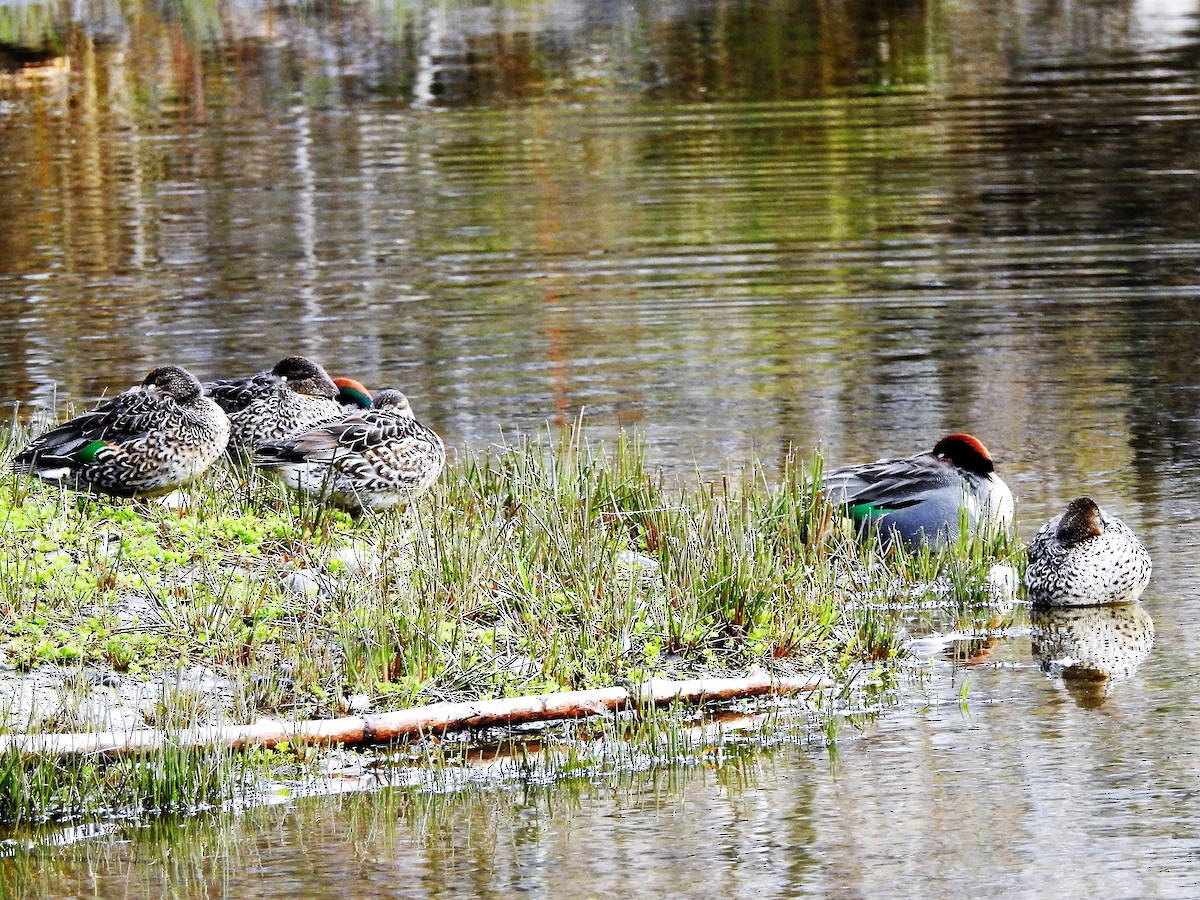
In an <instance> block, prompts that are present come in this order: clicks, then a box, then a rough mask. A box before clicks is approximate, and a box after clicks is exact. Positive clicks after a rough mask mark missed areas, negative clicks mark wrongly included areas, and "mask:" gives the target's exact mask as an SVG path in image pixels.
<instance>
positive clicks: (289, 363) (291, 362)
mask: <svg viewBox="0 0 1200 900" xmlns="http://www.w3.org/2000/svg"><path fill="white" fill-rule="evenodd" d="M271 374H272V375H274V376H275V377H276V378H278V379H280V380H281V381H283V382H285V383H286V384H287V386H288V387H290V388H291V389H292V390H293V391H295V392H296V393H298V394H309V395H311V396H313V397H328V398H329V399H330V400H332V399H333V398H334V397H336V396H337V395H338V386H337V385H336V384H334V383H333V379H332V378H330V377H329V373H328V372H326V371H325V370H324V369H323V368H321V366H319V365H317V364H316V363H315V362H313V361H312V360H311V359H305V358H304V357H303V356H289V357H288V358H287V359H281V360H280V361H279V362H277V363H276V364H275V368H273V369H272V370H271Z"/></svg>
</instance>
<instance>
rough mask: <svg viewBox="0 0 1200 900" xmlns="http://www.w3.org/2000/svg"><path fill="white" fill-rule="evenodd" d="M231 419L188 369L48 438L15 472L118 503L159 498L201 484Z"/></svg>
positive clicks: (155, 377) (153, 381) (168, 370)
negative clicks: (109, 497)
mask: <svg viewBox="0 0 1200 900" xmlns="http://www.w3.org/2000/svg"><path fill="white" fill-rule="evenodd" d="M228 441H229V419H228V418H227V417H226V415H225V413H224V412H223V411H222V410H221V408H220V407H219V406H217V404H215V403H214V402H213V401H212V400H210V399H208V398H207V397H205V396H204V391H203V390H202V388H201V386H200V382H199V381H197V380H196V378H195V377H194V376H193V375H192V374H191V373H190V372H188V371H186V370H185V369H181V368H179V367H178V366H163V367H162V368H159V369H155V370H154V371H153V372H151V373H150V374H149V375H147V376H146V379H145V380H144V381H143V382H142V383H141V384H140V385H138V386H136V387H132V388H130V389H129V390H127V391H125V392H124V393H121V394H118V395H117V396H115V397H113V398H112V399H111V400H106V401H104V402H103V403H101V404H100V405H99V406H97V407H96V408H95V409H93V410H92V411H91V412H88V413H84V414H83V415H81V416H76V417H75V418H74V419H71V420H70V421H67V422H64V423H63V424H62V425H59V426H58V427H57V428H53V429H51V430H50V431H48V432H46V433H45V434H43V435H42V436H41V437H39V438H38V439H37V440H35V441H34V442H33V443H31V444H30V445H29V446H28V447H26V448H25V449H24V450H22V451H21V452H20V453H18V454H17V456H16V459H14V460H13V468H14V469H15V470H16V471H17V472H20V473H22V474H26V475H34V476H36V477H38V478H41V479H42V480H43V481H51V482H58V483H61V484H65V485H66V486H67V487H70V488H73V489H75V490H79V491H88V490H93V491H100V492H101V493H105V494H111V495H113V496H115V497H153V496H157V495H159V494H166V493H169V492H171V491H173V490H175V489H176V488H178V487H182V486H183V485H185V484H188V483H189V482H191V481H194V480H195V479H196V478H197V477H198V476H199V475H200V473H202V472H203V471H204V470H205V469H207V468H208V467H209V466H210V465H212V463H213V462H214V461H215V460H216V459H217V457H219V456H220V455H221V454H222V453H223V452H224V451H225V445H226V444H227V443H228Z"/></svg>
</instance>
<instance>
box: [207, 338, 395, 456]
mask: <svg viewBox="0 0 1200 900" xmlns="http://www.w3.org/2000/svg"><path fill="white" fill-rule="evenodd" d="M204 392H205V393H206V394H207V395H208V396H210V397H211V398H212V399H213V400H214V401H215V402H216V403H217V405H219V406H220V407H221V408H222V409H223V410H225V412H226V414H227V415H228V416H229V421H230V426H231V430H230V435H229V452H230V455H231V456H234V457H236V458H238V459H240V460H242V461H247V460H249V459H250V458H251V456H252V455H253V452H254V450H255V448H257V447H258V445H259V444H261V443H262V442H263V441H269V440H277V439H279V438H286V437H291V436H292V435H294V434H299V433H300V432H302V431H306V430H308V429H309V428H312V427H314V426H316V425H324V424H325V423H327V422H334V421H337V420H338V419H341V418H344V417H345V416H346V415H347V414H348V413H350V412H351V411H353V410H356V409H367V408H369V407H370V405H371V395H370V393H369V392H368V391H367V389H366V388H365V387H363V386H362V385H361V384H359V383H358V382H357V381H354V380H353V379H351V378H339V379H333V378H330V377H329V373H328V372H326V371H325V369H323V368H322V367H321V366H320V365H318V364H317V363H315V362H313V361H312V360H309V359H305V358H304V357H303V356H289V357H287V358H286V359H282V360H280V361H279V362H278V363H277V364H276V365H275V368H273V369H271V371H269V372H259V373H258V374H256V375H248V376H246V377H244V378H230V379H226V380H224V381H212V382H209V383H207V384H205V385H204Z"/></svg>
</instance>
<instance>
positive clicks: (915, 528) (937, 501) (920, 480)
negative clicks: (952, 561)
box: [823, 434, 1013, 547]
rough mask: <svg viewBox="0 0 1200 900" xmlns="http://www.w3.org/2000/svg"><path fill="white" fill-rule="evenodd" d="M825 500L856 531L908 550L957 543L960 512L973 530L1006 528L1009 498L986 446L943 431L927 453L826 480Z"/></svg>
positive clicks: (839, 471) (859, 467) (846, 469)
mask: <svg viewBox="0 0 1200 900" xmlns="http://www.w3.org/2000/svg"><path fill="white" fill-rule="evenodd" d="M823 485H824V489H825V495H826V497H828V498H829V501H830V502H831V503H836V504H840V505H842V506H844V507H846V511H847V513H848V514H849V516H850V518H852V519H853V520H854V521H855V522H857V523H858V525H859V526H860V528H861V529H862V530H863V531H870V530H872V529H878V531H879V534H880V535H881V536H882V538H883V540H884V541H885V542H890V541H891V540H893V539H894V538H896V537H898V538H899V539H900V540H902V541H904V543H905V544H907V545H908V546H910V547H915V546H917V545H919V544H920V543H922V542H923V541H928V542H932V543H938V542H942V541H954V540H957V538H958V528H959V511H960V510H961V509H962V508H964V507H965V508H966V511H967V519H968V521H969V523H970V526H971V528H972V529H976V528H979V527H980V526H981V525H985V524H986V525H991V526H993V527H1000V528H1004V529H1008V528H1010V527H1011V526H1012V517H1013V497H1012V492H1011V491H1009V489H1008V485H1006V484H1005V483H1004V481H1003V479H1001V478H1000V476H999V475H997V474H996V470H995V465H994V464H993V463H992V456H991V454H990V453H988V450H987V447H985V446H984V445H983V443H982V442H981V441H980V440H979V439H978V438H975V437H972V436H971V435H969V434H949V435H946V437H944V438H942V439H941V440H940V441H938V442H937V444H935V445H934V448H933V450H931V451H929V452H928V453H918V454H917V455H916V456H909V457H906V458H904V459H881V460H879V461H878V462H873V463H865V464H863V465H856V466H845V467H843V468H840V469H836V470H835V471H833V472H830V473H829V474H828V475H827V476H825V479H824V482H823Z"/></svg>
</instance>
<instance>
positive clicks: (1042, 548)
mask: <svg viewBox="0 0 1200 900" xmlns="http://www.w3.org/2000/svg"><path fill="white" fill-rule="evenodd" d="M1149 582H1150V554H1149V553H1147V552H1146V548H1145V547H1144V546H1142V542H1141V541H1139V540H1138V539H1137V537H1136V536H1135V535H1134V533H1133V532H1132V531H1130V530H1129V528H1128V527H1127V526H1126V525H1125V523H1124V522H1122V521H1121V520H1120V519H1118V518H1117V517H1116V516H1110V515H1109V514H1108V513H1106V512H1104V510H1102V509H1101V508H1100V507H1099V506H1097V505H1096V503H1095V502H1094V501H1093V500H1091V499H1090V498H1088V497H1080V498H1078V499H1077V500H1072V501H1071V502H1070V503H1069V504H1067V509H1066V512H1064V513H1063V514H1062V515H1061V516H1056V517H1055V518H1053V519H1051V520H1050V521H1049V522H1047V523H1046V524H1045V525H1043V526H1042V527H1041V528H1040V529H1039V530H1038V533H1037V534H1036V535H1035V536H1034V538H1033V543H1032V544H1030V545H1029V565H1028V566H1027V567H1026V569H1025V588H1026V590H1027V591H1028V592H1029V599H1030V600H1031V601H1032V602H1033V605H1034V606H1092V605H1094V604H1097V603H1126V602H1129V601H1132V600H1136V599H1137V598H1138V597H1140V596H1141V594H1142V591H1144V590H1145V589H1146V585H1147V584H1148V583H1149Z"/></svg>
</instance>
